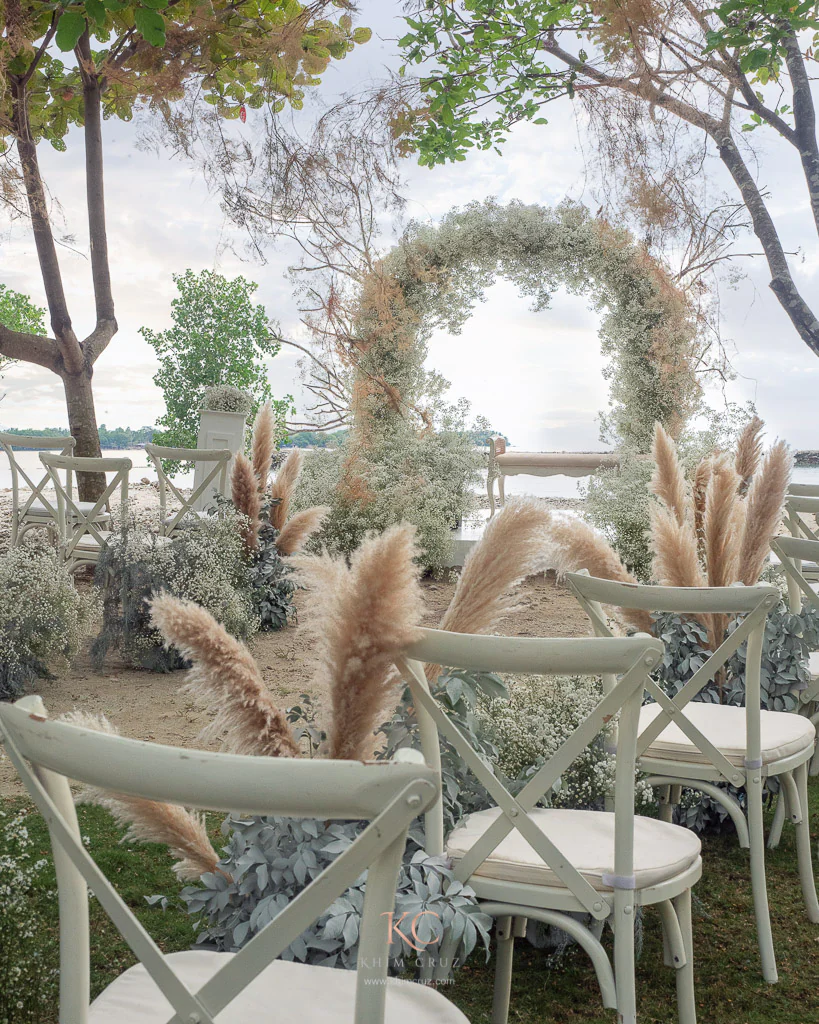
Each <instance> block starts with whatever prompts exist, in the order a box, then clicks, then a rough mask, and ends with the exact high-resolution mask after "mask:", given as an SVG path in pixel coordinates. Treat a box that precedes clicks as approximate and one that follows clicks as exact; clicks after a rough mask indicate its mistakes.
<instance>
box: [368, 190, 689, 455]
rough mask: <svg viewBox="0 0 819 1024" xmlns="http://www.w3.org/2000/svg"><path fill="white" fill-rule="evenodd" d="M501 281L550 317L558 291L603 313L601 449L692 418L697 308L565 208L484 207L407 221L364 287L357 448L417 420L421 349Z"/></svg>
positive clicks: (646, 441)
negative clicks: (436, 219) (605, 389)
mask: <svg viewBox="0 0 819 1024" xmlns="http://www.w3.org/2000/svg"><path fill="white" fill-rule="evenodd" d="M498 278H505V279H506V280H509V281H511V282H513V283H514V284H516V285H517V286H518V288H519V289H520V291H521V293H522V294H523V295H528V296H531V297H532V298H533V300H534V309H535V310H541V309H546V308H548V305H549V300H550V298H551V296H552V294H553V293H554V292H555V290H556V289H557V288H560V287H564V288H566V289H567V290H568V291H569V292H571V293H574V294H581V295H584V296H586V297H587V299H588V300H589V303H590V305H591V306H592V307H593V308H595V309H596V310H598V311H600V312H601V313H602V324H601V328H600V344H601V349H602V352H603V355H604V356H605V357H606V358H607V360H608V363H607V367H606V370H605V371H604V372H605V375H606V377H607V379H608V381H609V388H610V404H609V409H608V410H607V412H606V413H605V414H604V415H603V417H602V420H603V437H604V439H605V440H610V441H614V442H621V443H627V444H629V445H632V446H634V447H636V448H638V449H640V450H642V451H647V450H648V449H649V447H650V444H651V436H652V430H653V425H654V422H655V421H656V420H659V421H660V422H661V423H663V424H664V425H665V426H666V427H667V428H668V429H669V430H670V431H671V432H672V433H673V434H676V433H677V432H678V430H679V429H680V428H681V426H682V425H683V424H684V423H685V421H686V420H687V419H688V418H689V417H690V416H691V415H692V413H693V412H694V411H695V410H696V408H697V406H698V403H699V401H700V396H701V390H700V386H699V383H698V381H697V377H696V373H695V367H696V365H697V362H698V359H699V357H700V355H701V351H702V344H701V340H700V337H699V332H698V321H697V316H696V312H695V309H694V307H693V305H692V303H691V302H690V301H689V299H688V297H687V296H686V294H685V293H684V292H683V291H682V290H681V289H680V288H679V287H678V286H677V285H676V284H674V282H673V281H672V280H671V277H670V276H669V274H668V273H667V271H666V270H665V269H664V268H663V267H662V266H661V265H660V264H659V263H658V262H657V261H656V260H655V259H654V258H653V257H652V256H650V255H649V253H648V252H647V251H646V250H645V248H644V247H643V246H642V245H640V244H639V243H637V242H635V241H634V239H633V238H632V236H631V235H630V234H629V232H628V231H626V230H624V229H619V228H615V227H612V225H611V224H609V223H608V222H606V221H604V220H598V219H596V218H594V217H592V216H591V215H590V214H589V212H588V210H586V208H585V207H583V206H581V205H579V204H576V203H569V202H565V203H562V204H560V205H559V206H557V207H554V208H549V207H544V206H537V205H524V204H523V203H519V202H511V203H508V204H506V205H500V204H499V203H497V202H495V201H494V200H492V199H489V200H487V201H486V202H483V203H477V202H476V203H470V204H469V206H467V207H465V208H464V209H460V210H459V209H455V210H452V211H451V212H450V213H448V214H447V215H446V216H445V217H444V218H443V220H442V221H441V222H440V223H439V224H437V225H426V224H417V223H415V224H412V225H410V227H409V228H408V229H407V231H406V232H405V234H404V236H403V238H402V239H401V242H400V243H399V244H398V246H396V248H395V249H393V250H392V252H390V253H389V254H388V255H387V256H386V257H385V258H384V260H382V261H381V262H380V263H379V264H378V265H377V266H376V267H375V268H374V269H373V271H372V273H371V274H370V275H369V276H368V277H367V278H366V279H365V280H364V283H363V285H362V289H361V294H360V296H359V301H358V309H357V316H356V320H355V335H356V342H355V347H356V374H355V385H354V389H353V416H354V423H355V427H356V432H357V434H358V436H359V438H360V439H361V440H364V439H365V438H366V436H367V435H368V434H370V433H371V432H372V431H373V430H376V429H377V428H378V426H379V425H384V426H387V425H388V424H389V423H390V422H391V421H392V420H394V419H397V418H404V419H405V418H406V416H407V412H408V410H414V411H416V412H418V411H419V410H420V411H421V415H423V412H422V410H423V404H424V389H425V386H426V382H427V375H426V374H425V371H424V369H423V366H424V360H425V358H426V354H427V343H428V341H429V338H430V336H431V335H432V333H433V331H434V330H436V329H437V328H443V329H445V330H447V331H449V332H451V333H454V334H457V333H459V332H460V331H461V329H462V328H463V326H464V324H465V323H466V322H467V320H468V319H469V317H470V316H471V314H472V311H473V309H474V307H475V305H476V303H477V302H479V301H480V300H481V298H482V296H483V294H484V292H485V291H486V289H487V288H488V287H489V286H490V285H491V284H492V283H493V282H494V281H495V280H496V279H498Z"/></svg>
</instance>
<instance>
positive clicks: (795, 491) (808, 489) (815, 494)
mask: <svg viewBox="0 0 819 1024" xmlns="http://www.w3.org/2000/svg"><path fill="white" fill-rule="evenodd" d="M788 494H789V495H793V496H794V497H802V498H819V484H788Z"/></svg>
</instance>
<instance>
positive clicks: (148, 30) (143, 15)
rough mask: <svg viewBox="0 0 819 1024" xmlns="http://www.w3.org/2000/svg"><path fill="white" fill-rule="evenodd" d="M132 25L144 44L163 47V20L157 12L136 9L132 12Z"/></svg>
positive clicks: (140, 8) (145, 8) (141, 8)
mask: <svg viewBox="0 0 819 1024" xmlns="http://www.w3.org/2000/svg"><path fill="white" fill-rule="evenodd" d="M134 24H135V25H136V27H137V31H138V32H139V33H140V35H141V36H142V38H143V39H144V40H145V42H146V43H150V44H151V46H164V45H165V19H164V18H163V17H162V15H161V14H159V13H158V12H157V11H152V10H150V9H149V8H147V7H137V9H136V10H135V11H134Z"/></svg>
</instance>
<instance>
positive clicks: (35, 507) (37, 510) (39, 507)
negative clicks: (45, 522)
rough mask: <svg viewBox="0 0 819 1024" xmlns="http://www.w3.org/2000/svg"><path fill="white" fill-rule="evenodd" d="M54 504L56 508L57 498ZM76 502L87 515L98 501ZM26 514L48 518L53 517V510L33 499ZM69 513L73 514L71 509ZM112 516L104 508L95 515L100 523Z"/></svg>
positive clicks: (96, 521)
mask: <svg viewBox="0 0 819 1024" xmlns="http://www.w3.org/2000/svg"><path fill="white" fill-rule="evenodd" d="M52 504H53V507H54V508H56V507H57V499H56V498H55V499H54V501H53V503H52ZM74 504H75V505H76V506H77V508H78V509H79V510H80V512H82V513H83V515H86V516H87V515H88V513H89V512H91V511H92V510H93V508H94V506H95V505H96V502H95V501H75V502H74ZM25 514H26V517H28V516H32V517H36V518H41V517H44V518H46V519H51V518H53V517H52V515H51V512H49V510H48V509H47V508H46V506H45V505H44V504H43V503H42V502H41V501H32V503H31V505H30V506H29V507H28V508H27V509H26V512H25ZM67 514H68V515H70V514H71V510H70V509H68V510H67ZM110 518H111V513H110V512H106V511H105V510H104V509H103V510H101V511H100V512H98V513H97V515H96V516H95V517H94V522H95V523H98V522H101V521H102V520H103V519H110Z"/></svg>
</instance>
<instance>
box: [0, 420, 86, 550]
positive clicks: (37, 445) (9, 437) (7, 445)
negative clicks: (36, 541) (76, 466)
mask: <svg viewBox="0 0 819 1024" xmlns="http://www.w3.org/2000/svg"><path fill="white" fill-rule="evenodd" d="M76 443H77V442H76V440H75V439H74V438H73V437H72V436H71V435H70V434H67V435H63V436H60V437H39V436H36V435H34V434H26V435H20V434H7V433H0V448H2V449H3V451H4V452H5V453H6V455H7V456H8V459H9V467H10V469H11V510H12V511H11V514H12V516H13V517H14V521H15V529H14V534H15V536H16V532H17V531H16V524H17V523H18V522H19V521H20V520H22V519H23V517H24V516H25V515H26V513H27V512H28V511H29V509H30V508H31V506H32V505H33V504H34V503H35V502H40V504H41V505H43V507H44V508H45V509H46V510H47V511H48V513H49V514H50V515H51V516H52V518H53V519H54V520H55V521H56V519H57V514H58V513H57V509H56V508H55V507H54V506H53V505H52V503H51V502H50V501H49V500H48V498H47V497H46V496H45V494H44V493H43V492H44V490H45V488H46V486H47V484H48V482H49V479H50V477H49V474H48V473H47V472H46V474H45V476H44V477H42V479H40V480H38V481H36V482H35V481H34V480H33V479H32V478H31V477H30V476H29V474H28V473H27V472H26V469H25V467H24V466H22V465H21V464H20V462H19V461H18V460H17V459H16V458H15V455H14V448H25V449H28V450H29V451H31V450H39V451H49V452H57V453H58V454H60V455H70V454H71V453H72V452H73V451H74V446H75V445H76ZM20 477H22V478H23V480H24V481H25V482H26V484H28V486H29V487H30V488H31V494H30V495H29V496H28V498H27V499H26V500H25V501H24V502H23V504H22V505H21V504H20ZM66 489H67V490H68V492H69V493H70V492H71V489H72V481H71V476H70V475H68V476H67V477H66Z"/></svg>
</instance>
